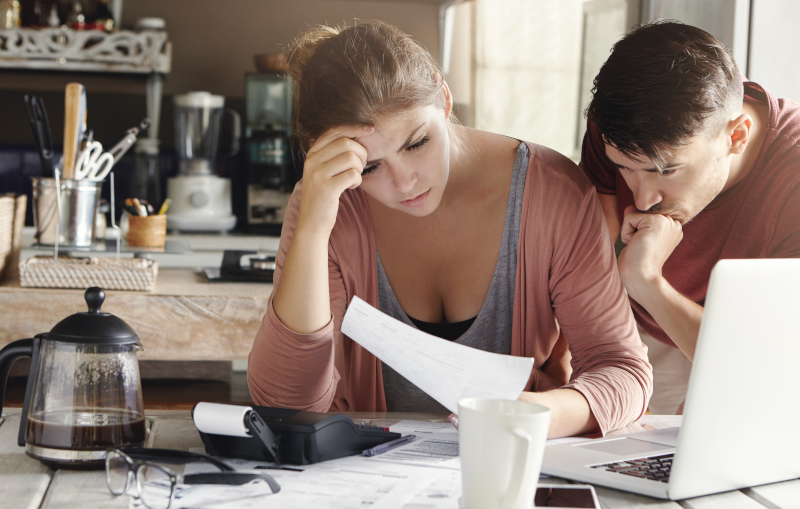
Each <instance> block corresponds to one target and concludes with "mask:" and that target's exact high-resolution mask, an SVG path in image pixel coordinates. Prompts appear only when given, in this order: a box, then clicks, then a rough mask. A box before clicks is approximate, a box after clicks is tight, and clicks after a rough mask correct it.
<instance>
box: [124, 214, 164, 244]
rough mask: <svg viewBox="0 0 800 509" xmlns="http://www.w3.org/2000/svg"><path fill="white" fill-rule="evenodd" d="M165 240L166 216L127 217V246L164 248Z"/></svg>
mask: <svg viewBox="0 0 800 509" xmlns="http://www.w3.org/2000/svg"><path fill="white" fill-rule="evenodd" d="M166 239H167V215H166V214H158V215H153V216H145V217H141V216H133V215H131V216H128V245H129V246H141V247H164V243H165V242H166Z"/></svg>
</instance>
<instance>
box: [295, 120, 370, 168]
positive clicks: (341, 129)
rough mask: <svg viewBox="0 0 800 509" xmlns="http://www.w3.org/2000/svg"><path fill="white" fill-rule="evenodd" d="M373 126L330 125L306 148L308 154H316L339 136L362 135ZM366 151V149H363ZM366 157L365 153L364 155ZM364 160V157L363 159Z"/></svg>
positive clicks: (368, 131)
mask: <svg viewBox="0 0 800 509" xmlns="http://www.w3.org/2000/svg"><path fill="white" fill-rule="evenodd" d="M374 130H375V127H373V126H363V125H357V126H354V125H350V126H338V127H332V128H330V129H328V130H327V131H325V133H324V134H323V135H322V136H320V137H319V138H317V139H316V140H315V141H314V144H313V145H311V148H310V149H308V154H307V155H308V156H311V155H313V154H316V153H317V152H319V151H321V150H322V149H324V148H325V147H327V146H328V145H330V144H331V143H334V142H336V141H338V140H339V139H340V138H345V139H350V140H352V139H353V138H358V137H359V136H364V135H366V134H369V133H370V132H372V131H374ZM364 152H365V153H366V149H364ZM364 157H365V158H366V155H365V156H364ZM365 160H366V159H365Z"/></svg>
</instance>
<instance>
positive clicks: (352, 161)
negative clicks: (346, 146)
mask: <svg viewBox="0 0 800 509" xmlns="http://www.w3.org/2000/svg"><path fill="white" fill-rule="evenodd" d="M350 169H354V170H356V171H358V173H359V174H360V173H361V172H362V171H364V160H363V159H362V158H361V156H360V155H359V154H356V153H355V152H351V151H348V152H343V153H341V154H338V155H337V156H336V157H334V158H333V159H331V160H330V161H327V162H326V163H325V165H324V166H323V167H322V168H320V172H319V173H321V174H322V176H324V177H327V178H330V177H335V176H336V175H338V174H340V173H342V172H344V171H347V170H350Z"/></svg>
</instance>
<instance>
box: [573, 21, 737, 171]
mask: <svg viewBox="0 0 800 509" xmlns="http://www.w3.org/2000/svg"><path fill="white" fill-rule="evenodd" d="M592 95H593V98H592V102H591V103H590V104H589V107H588V108H587V109H586V116H587V118H588V119H589V120H590V121H592V122H594V123H595V124H596V125H597V127H598V128H599V130H600V132H601V133H602V134H603V136H604V137H605V140H606V142H607V143H609V144H611V145H612V146H614V147H615V148H616V149H617V150H619V151H620V152H622V153H623V154H625V155H627V156H629V157H634V158H635V157H636V156H638V155H640V154H643V155H645V156H647V157H649V158H650V159H651V160H652V161H653V162H654V163H655V165H656V167H657V168H658V169H659V170H660V169H663V167H664V165H665V164H666V160H665V158H664V155H665V154H667V155H668V153H669V152H670V151H671V150H673V149H676V148H680V147H682V146H685V145H686V143H688V141H689V139H690V138H692V137H694V136H696V135H698V134H708V135H710V136H716V135H717V134H718V133H719V132H720V131H721V129H722V127H723V126H724V125H725V124H726V123H727V121H728V120H729V119H730V116H732V115H733V114H735V113H736V111H737V108H738V111H741V107H742V95H743V87H742V78H741V74H740V73H739V68H738V67H737V66H736V62H734V60H733V56H732V55H731V53H730V51H729V50H728V49H727V48H726V47H725V45H724V44H722V43H721V42H720V41H718V40H717V39H715V38H714V37H713V36H712V35H711V34H709V33H708V32H705V31H703V30H701V29H699V28H696V27H693V26H691V25H686V24H683V23H681V22H680V21H674V20H662V21H657V22H654V23H650V24H647V25H643V26H640V27H638V28H636V29H635V30H634V31H632V32H631V33H629V34H628V35H626V36H625V37H623V38H622V39H620V40H619V41H617V43H616V44H614V47H613V48H612V50H611V56H610V57H609V58H608V60H607V61H606V63H605V64H603V67H602V68H601V69H600V72H599V73H598V74H597V76H596V77H595V79H594V88H593V89H592Z"/></svg>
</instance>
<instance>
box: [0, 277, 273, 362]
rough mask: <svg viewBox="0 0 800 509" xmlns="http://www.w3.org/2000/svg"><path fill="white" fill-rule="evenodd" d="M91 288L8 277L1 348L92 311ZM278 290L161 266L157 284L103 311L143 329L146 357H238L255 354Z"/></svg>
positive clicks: (0, 302)
mask: <svg viewBox="0 0 800 509" xmlns="http://www.w3.org/2000/svg"><path fill="white" fill-rule="evenodd" d="M83 293H84V290H62V289H52V288H22V287H20V284H19V279H13V278H12V279H6V280H4V281H2V282H0V309H2V310H3V319H2V321H1V322H0V348H2V347H3V346H5V345H6V344H7V343H10V342H12V341H15V340H17V339H23V338H29V337H32V336H34V335H36V334H39V333H42V332H48V331H49V330H50V329H52V328H53V326H54V325H55V324H56V323H58V322H59V321H61V320H62V319H64V318H66V317H67V316H69V315H71V314H73V313H76V312H79V311H86V309H87V308H86V302H85V301H84V298H83ZM271 293H272V285H271V284H265V283H213V284H209V283H207V282H206V279H205V276H204V275H203V274H202V273H200V272H198V271H196V270H189V269H161V268H159V271H158V281H157V283H156V288H155V290H153V291H152V292H130V291H114V290H110V291H107V292H106V299H105V302H104V303H103V307H102V310H103V311H105V312H108V313H113V314H115V315H117V316H119V317H120V318H121V319H123V320H125V322H127V323H128V325H130V326H131V327H132V328H133V330H135V331H136V333H137V334H138V335H139V338H140V339H141V342H142V346H143V347H144V350H143V351H142V352H140V353H139V358H140V359H142V360H215V361H217V360H238V359H246V358H247V355H248V354H249V353H250V347H251V346H252V344H253V339H254V338H255V335H256V331H257V330H258V327H259V325H260V324H261V319H262V318H263V316H264V313H265V312H266V310H267V300H268V299H269V296H270V294H271Z"/></svg>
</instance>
